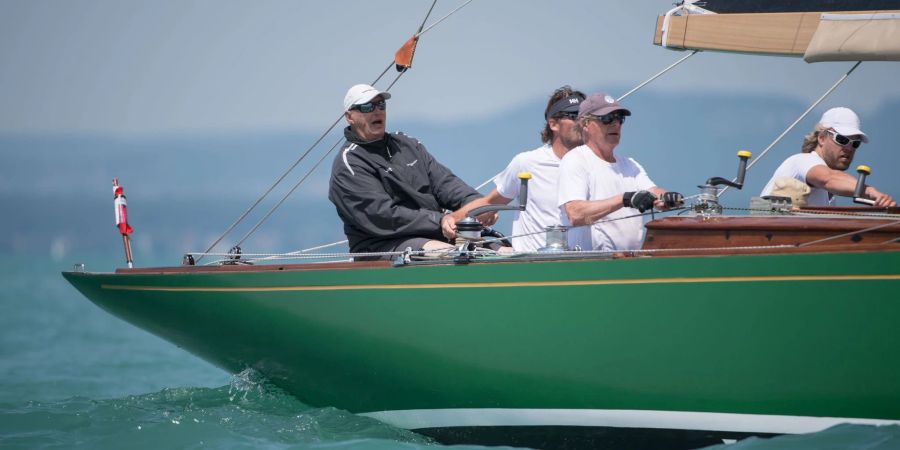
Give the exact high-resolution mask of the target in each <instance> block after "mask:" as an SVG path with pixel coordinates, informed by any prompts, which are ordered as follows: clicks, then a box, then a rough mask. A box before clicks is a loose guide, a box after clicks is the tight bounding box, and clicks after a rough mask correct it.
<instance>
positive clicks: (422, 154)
mask: <svg viewBox="0 0 900 450" xmlns="http://www.w3.org/2000/svg"><path fill="white" fill-rule="evenodd" d="M389 98H391V94H390V93H388V92H382V91H379V90H378V89H375V88H374V87H372V86H369V85H366V84H357V85H355V86H353V87H351V88H350V90H349V91H347V95H346V97H345V98H344V111H345V114H344V115H345V118H346V119H347V123H348V124H349V126H347V127H346V128H345V129H344V136H345V137H346V138H347V143H346V144H345V145H344V147H343V148H341V151H340V152H339V153H338V154H337V156H336V157H335V159H334V164H333V165H332V169H331V183H330V187H329V190H328V199H329V200H331V203H334V206H335V207H336V208H337V213H338V216H340V218H341V220H342V221H343V222H344V234H346V235H347V239H348V240H349V241H350V251H351V252H353V253H365V252H391V251H403V250H405V249H406V248H407V247H409V248H412V249H413V250H440V249H447V248H449V247H451V246H450V245H449V244H448V243H447V239H452V238H454V237H455V235H456V221H457V220H458V219H460V218H462V214H460V213H461V212H462V211H465V209H464V206H465V205H466V204H468V203H469V202H471V201H473V200H475V199H477V198H480V197H481V194H479V193H478V192H477V191H476V190H475V189H473V188H471V187H470V186H469V185H467V184H466V183H464V182H463V181H462V180H460V179H459V178H458V177H457V176H456V175H454V174H453V172H451V171H450V170H449V169H447V168H446V167H444V166H443V165H441V164H440V163H439V162H437V160H435V159H434V157H432V156H431V154H430V153H428V151H427V150H426V149H425V146H424V145H422V143H421V142H419V141H417V140H416V139H413V138H411V137H409V136H406V135H404V134H402V133H393V134H392V133H385V120H386V116H387V113H386V108H387V106H386V100H387V99H389ZM445 210H449V211H457V213H455V214H445V213H444V211H445ZM361 259H362V258H361ZM366 259H369V258H366Z"/></svg>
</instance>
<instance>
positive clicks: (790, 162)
mask: <svg viewBox="0 0 900 450" xmlns="http://www.w3.org/2000/svg"><path fill="white" fill-rule="evenodd" d="M815 166H827V164H825V160H823V159H822V157H821V156H819V154H818V153H816V152H810V153H798V154H796V155H793V156H791V157H790V158H788V159H786V160H784V162H783V163H781V165H780V166H778V169H775V174H774V175H772V179H770V180H769V182H768V183H767V184H766V187H764V188H763V190H762V193H760V194H759V195H760V197H762V196H766V195H770V194H771V193H772V189H774V188H775V180H776V179H778V178H785V177H787V178H794V179H796V180H800V181H802V182H804V183H806V184H809V183H807V182H806V174H807V173H809V170H810V169H812V168H813V167H815ZM806 204H807V206H828V205H830V204H831V199H830V198H829V197H828V191H827V190H825V189H822V188H817V187H814V186H810V192H809V199H808V200H807V201H806Z"/></svg>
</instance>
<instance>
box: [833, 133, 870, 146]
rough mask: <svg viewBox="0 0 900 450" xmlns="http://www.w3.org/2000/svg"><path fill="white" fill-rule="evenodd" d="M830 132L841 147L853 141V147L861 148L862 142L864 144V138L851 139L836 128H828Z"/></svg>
mask: <svg viewBox="0 0 900 450" xmlns="http://www.w3.org/2000/svg"><path fill="white" fill-rule="evenodd" d="M828 132H829V133H830V134H831V140H832V141H834V143H835V144H837V145H840V146H841V147H843V146H845V145H847V144H850V143H853V148H859V146H860V144H862V139H850V138H848V137H847V136H844V135H843V134H838V132H837V131H834V130H828Z"/></svg>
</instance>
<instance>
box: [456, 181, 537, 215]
mask: <svg viewBox="0 0 900 450" xmlns="http://www.w3.org/2000/svg"><path fill="white" fill-rule="evenodd" d="M516 177H517V178H518V179H519V180H521V181H522V186H521V187H519V204H518V205H516V206H510V205H484V206H479V207H477V208H474V209H472V210H471V211H469V214H468V217H478V216H480V215H482V214H484V213H486V212H493V211H525V206H527V204H528V180H530V179H531V172H519V173H518V174H517V175H516Z"/></svg>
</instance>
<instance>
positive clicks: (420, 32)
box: [197, 0, 472, 262]
mask: <svg viewBox="0 0 900 450" xmlns="http://www.w3.org/2000/svg"><path fill="white" fill-rule="evenodd" d="M471 2H472V0H468V1H466V2H465V3H463V4H462V5H460V6H459V7H457V8H456V9H454V10H452V11H450V12H449V13H448V14H446V15H445V16H444V17H442V18H440V19H439V20H438V21H436V22H435V23H433V24H431V25H430V26H428V28H425V24H426V23H427V22H428V18H429V17H430V16H431V12H432V11H433V10H434V7H435V5H436V4H437V0H434V1H433V2H432V4H431V7H430V8H429V9H428V12H427V13H426V14H425V18H424V19H423V20H422V23H421V24H420V25H419V29H418V31H417V32H416V35H415V37H416V38H418V37H419V36H421V35H423V34H425V33H426V32H428V31H429V30H431V29H432V28H434V27H435V26H436V25H437V24H439V23H441V22H443V21H444V20H445V19H447V18H448V17H450V16H451V15H453V14H454V13H456V12H457V11H459V10H460V9H462V8H463V7H464V6H466V5H468V4H469V3H471ZM393 65H394V63H393V61H392V62H391V63H389V64H388V65H387V67H385V69H384V70H383V71H382V72H381V74H380V75H378V77H377V78H375V81H373V82H372V83H371V85H373V86H374V85H375V84H377V83H378V82H379V81H380V80H381V78H382V77H384V75H385V74H386V73H387V72H388V71H389V70H390V69H391V66H393ZM402 73H403V72H401V74H402ZM399 79H400V77H399V76H397V78H395V79H394V81H393V82H392V83H391V84H390V85H389V86H388V88H387V89H385V90H390V88H391V87H393V86H394V84H395V83H396V82H397V81H398V80H399ZM343 117H344V113H343V112H342V113H341V114H340V116H338V117H337V119H335V121H334V122H333V123H332V124H331V125H330V126H329V127H328V128H327V129H326V130H325V132H323V133H322V134H321V135H320V136H319V138H318V139H316V141H315V142H313V144H312V145H310V146H309V147H308V148H307V149H306V150H305V151H304V152H303V154H302V155H300V157H299V158H297V160H296V161H294V163H293V164H292V165H291V166H290V167H289V168H288V169H287V170H286V171H285V172H284V173H283V174H282V175H281V176H280V177H278V179H277V180H276V181H275V183H273V184H272V185H271V186H270V187H269V188H268V189H267V190H266V191H265V192H264V193H263V194H262V195H261V196H260V197H259V198H257V199H256V201H255V202H253V204H252V205H250V207H249V208H247V210H246V211H244V212H243V213H242V214H241V215H240V216H239V217H238V218H237V219H236V220H235V221H234V222H233V223H232V224H231V225H230V226H228V228H227V229H226V230H225V231H224V232H223V233H222V235H221V236H219V237H218V238H217V239H216V240H215V242H213V243H212V244H211V245H210V246H209V247H208V248H207V249H206V251H205V252H203V254H201V256H200V258H198V259H197V262H200V259H202V258H203V255H205V254H207V253H209V252H210V251H211V250H212V249H213V248H214V247H215V246H216V245H218V244H219V243H220V242H221V241H222V240H223V239H225V236H227V235H228V234H229V233H231V232H232V231H233V230H234V228H235V227H237V225H238V224H240V223H241V222H242V221H243V220H244V219H245V218H246V217H247V216H248V215H249V214H250V213H251V212H252V211H253V210H254V209H255V208H256V207H257V206H259V204H260V203H262V201H263V200H264V199H265V198H266V197H267V196H268V195H269V194H270V193H271V192H272V191H273V190H274V189H275V188H276V187H277V186H278V185H279V184H281V182H282V181H284V179H285V178H286V177H287V176H288V174H290V173H291V172H292V171H293V170H294V169H295V168H296V167H297V166H298V165H299V164H300V163H301V162H302V161H303V160H304V159H306V157H307V156H308V155H309V154H310V152H312V150H313V149H315V148H316V147H317V146H318V145H319V143H321V142H322V140H323V139H325V137H326V136H328V134H329V133H331V131H332V130H334V127H335V126H337V124H338V123H340V121H341V119H342V118H343ZM336 146H337V144H336V145H335V146H334V147H332V148H331V150H329V151H328V153H326V155H328V154H330V153H331V152H332V151H334V148H335V147H336ZM323 158H324V156H323ZM321 162H322V160H321V159H320V160H319V161H318V162H317V163H316V165H315V166H313V169H315V168H316V167H318V165H319V164H320V163H321ZM310 173H311V171H310V172H307V174H306V175H304V176H303V178H302V179H301V181H300V182H298V183H297V184H296V185H294V187H293V188H292V189H291V190H290V192H289V193H288V194H287V195H286V196H285V197H284V198H282V200H281V201H279V202H278V205H276V207H275V208H273V209H272V210H270V211H269V212H268V213H267V214H266V216H265V217H264V218H263V219H262V220H261V221H260V222H258V223H257V225H256V226H255V227H254V228H253V230H252V231H251V232H250V233H248V234H246V235H245V236H244V237H243V238H242V239H241V240H240V242H239V243H238V244H235V246H239V245H240V244H241V243H243V242H244V240H246V239H247V238H248V237H249V236H250V235H252V234H253V232H255V231H256V229H257V228H258V227H259V225H261V224H262V222H264V221H265V220H266V219H267V218H268V217H269V216H270V215H271V214H272V213H273V212H274V210H275V209H277V208H278V206H280V205H281V204H282V203H284V201H285V200H286V199H287V196H289V195H290V194H291V193H293V192H294V190H296V189H297V187H298V186H299V185H300V183H302V182H303V180H306V178H307V177H308V176H309V174H310Z"/></svg>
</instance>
